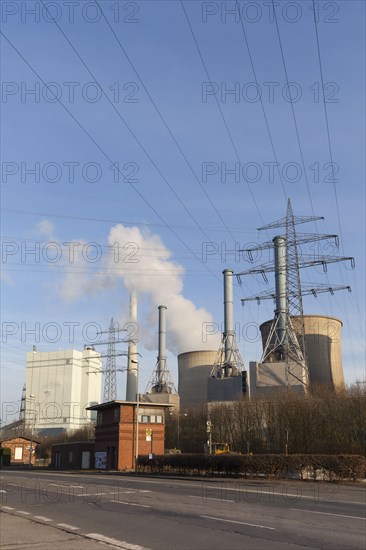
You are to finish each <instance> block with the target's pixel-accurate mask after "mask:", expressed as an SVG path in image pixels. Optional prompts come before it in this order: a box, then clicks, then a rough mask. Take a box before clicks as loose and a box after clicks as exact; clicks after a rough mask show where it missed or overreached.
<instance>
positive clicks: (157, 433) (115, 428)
mask: <svg viewBox="0 0 366 550" xmlns="http://www.w3.org/2000/svg"><path fill="white" fill-rule="evenodd" d="M171 406H172V405H169V404H162V403H136V402H135V401H110V402H108V403H102V404H100V405H94V406H92V407H89V410H91V411H97V425H96V428H95V468H107V469H117V470H132V469H133V468H134V467H135V457H136V456H139V455H149V454H164V448H165V411H166V409H167V408H169V407H171ZM136 435H137V437H136Z"/></svg>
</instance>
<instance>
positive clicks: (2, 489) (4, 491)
mask: <svg viewBox="0 0 366 550" xmlns="http://www.w3.org/2000/svg"><path fill="white" fill-rule="evenodd" d="M7 492H8V491H3V489H1V491H0V493H7Z"/></svg>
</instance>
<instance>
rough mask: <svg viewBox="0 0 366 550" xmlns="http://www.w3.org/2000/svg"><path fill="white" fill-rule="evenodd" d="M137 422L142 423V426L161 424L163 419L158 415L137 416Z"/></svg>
mask: <svg viewBox="0 0 366 550" xmlns="http://www.w3.org/2000/svg"><path fill="white" fill-rule="evenodd" d="M139 422H142V423H143V424H162V423H163V417H162V415H160V414H158V415H155V414H151V415H148V414H142V415H141V414H139Z"/></svg>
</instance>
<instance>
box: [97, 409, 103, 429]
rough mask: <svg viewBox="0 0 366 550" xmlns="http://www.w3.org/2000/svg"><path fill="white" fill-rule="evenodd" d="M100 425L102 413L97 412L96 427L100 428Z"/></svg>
mask: <svg viewBox="0 0 366 550" xmlns="http://www.w3.org/2000/svg"><path fill="white" fill-rule="evenodd" d="M101 424H103V411H98V414H97V426H101Z"/></svg>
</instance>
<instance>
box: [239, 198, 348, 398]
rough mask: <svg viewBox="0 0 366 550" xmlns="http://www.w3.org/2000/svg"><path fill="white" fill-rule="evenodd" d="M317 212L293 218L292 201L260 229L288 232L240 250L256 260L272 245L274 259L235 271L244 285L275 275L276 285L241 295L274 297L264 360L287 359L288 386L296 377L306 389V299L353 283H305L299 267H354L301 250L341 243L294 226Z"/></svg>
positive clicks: (337, 257)
mask: <svg viewBox="0 0 366 550" xmlns="http://www.w3.org/2000/svg"><path fill="white" fill-rule="evenodd" d="M323 219H324V218H322V217H316V216H295V215H294V214H293V211H292V206H291V201H290V199H289V200H288V203H287V212H286V216H285V217H284V218H281V219H279V220H277V221H275V222H273V223H270V224H268V225H265V226H263V227H260V228H258V230H259V231H263V230H266V231H268V230H273V229H279V228H284V229H285V233H284V234H282V235H277V236H275V237H274V238H273V240H271V241H267V242H264V243H263V244H261V245H259V246H258V247H251V248H247V249H244V250H242V252H246V253H247V254H248V257H249V259H252V258H253V252H255V251H258V250H266V249H273V250H274V261H273V262H272V261H270V262H267V263H265V264H262V265H259V266H256V267H253V268H251V269H248V270H246V271H244V272H241V273H237V274H236V276H237V279H238V282H239V284H241V278H240V277H241V276H242V275H254V274H261V275H262V276H263V278H264V280H265V281H266V282H268V279H267V275H266V274H267V273H268V272H274V274H275V289H274V290H270V291H265V292H261V293H259V294H257V295H253V296H249V297H247V298H243V299H242V303H243V304H244V303H245V302H247V301H253V300H255V301H257V302H258V303H260V301H261V300H266V299H273V300H274V301H275V303H276V309H275V316H274V319H273V321H272V324H271V328H270V331H269V335H268V337H267V340H266V343H265V345H264V349H263V354H262V358H261V362H262V363H265V362H271V361H273V360H274V361H283V362H285V364H286V366H285V377H286V386H287V387H289V386H290V385H291V381H292V380H293V379H296V380H297V381H298V382H300V383H301V384H303V386H304V389H305V390H306V389H307V388H308V386H309V372H308V365H307V357H306V349H305V329H304V312H303V303H302V297H303V296H305V295H309V294H312V295H313V296H315V297H316V296H317V294H319V293H323V292H330V293H332V294H333V293H334V291H336V290H343V289H347V290H349V291H350V290H351V289H350V287H349V286H344V285H331V286H330V285H329V284H320V285H318V284H314V283H302V282H301V279H300V269H303V268H307V267H314V266H318V265H321V266H322V267H323V270H324V272H326V271H327V264H329V263H335V262H343V261H350V262H351V266H352V267H354V258H351V257H343V256H333V255H329V256H326V255H320V254H319V255H310V254H303V253H302V252H301V251H300V249H299V245H300V244H306V243H311V242H316V241H321V240H328V239H332V240H334V244H335V247H334V248H336V249H338V246H339V241H338V237H337V235H325V234H319V233H316V234H312V233H297V231H296V226H297V225H299V224H303V223H307V222H312V221H316V220H323Z"/></svg>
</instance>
